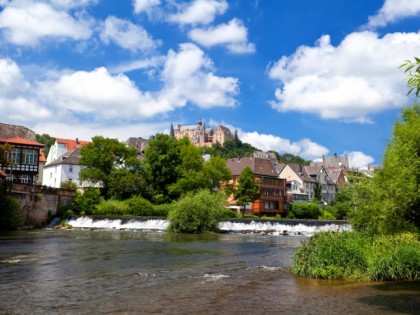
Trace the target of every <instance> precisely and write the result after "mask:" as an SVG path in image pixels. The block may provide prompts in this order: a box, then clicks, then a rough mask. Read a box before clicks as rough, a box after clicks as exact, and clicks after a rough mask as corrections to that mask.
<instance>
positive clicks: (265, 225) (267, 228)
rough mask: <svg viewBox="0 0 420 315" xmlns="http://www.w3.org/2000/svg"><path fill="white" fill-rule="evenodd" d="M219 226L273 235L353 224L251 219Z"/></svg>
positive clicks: (337, 228)
mask: <svg viewBox="0 0 420 315" xmlns="http://www.w3.org/2000/svg"><path fill="white" fill-rule="evenodd" d="M219 228H220V229H221V230H223V231H233V232H253V233H259V232H267V233H269V234H273V235H280V234H288V235H299V234H303V235H308V236H310V235H313V234H314V233H316V232H321V231H338V232H341V231H349V230H351V226H350V225H348V224H345V225H339V224H325V225H319V226H316V225H305V224H297V225H288V224H285V223H278V222H255V221H251V222H250V223H242V222H229V221H225V222H221V223H220V224H219Z"/></svg>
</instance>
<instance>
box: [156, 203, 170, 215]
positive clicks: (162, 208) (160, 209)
mask: <svg viewBox="0 0 420 315" xmlns="http://www.w3.org/2000/svg"><path fill="white" fill-rule="evenodd" d="M174 207H175V204H173V203H163V204H160V205H153V214H154V215H155V216H157V217H167V216H168V215H169V212H171V211H172V210H173V209H174Z"/></svg>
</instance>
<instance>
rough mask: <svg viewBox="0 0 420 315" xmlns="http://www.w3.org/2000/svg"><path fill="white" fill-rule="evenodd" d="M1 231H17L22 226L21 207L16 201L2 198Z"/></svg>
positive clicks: (0, 211)
mask: <svg viewBox="0 0 420 315" xmlns="http://www.w3.org/2000/svg"><path fill="white" fill-rule="evenodd" d="M1 198H2V200H1V204H0V206H1V207H0V208H1V209H0V230H16V229H17V228H18V227H19V225H20V205H19V202H18V201H17V200H16V199H13V198H8V197H6V196H4V195H3V196H2V197H1Z"/></svg>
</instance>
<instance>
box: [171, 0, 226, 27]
mask: <svg viewBox="0 0 420 315" xmlns="http://www.w3.org/2000/svg"><path fill="white" fill-rule="evenodd" d="M227 8H228V3H227V2H226V0H194V1H192V2H191V3H190V4H183V5H181V6H180V12H179V13H177V14H173V15H170V16H169V21H171V22H175V23H178V24H181V25H186V24H193V25H195V24H209V23H211V22H213V20H214V18H215V16H216V15H219V14H223V13H225V12H226V10H227Z"/></svg>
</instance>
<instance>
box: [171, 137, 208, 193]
mask: <svg viewBox="0 0 420 315" xmlns="http://www.w3.org/2000/svg"><path fill="white" fill-rule="evenodd" d="M178 146H179V150H180V151H179V153H180V160H181V162H180V163H179V165H177V166H176V168H175V171H176V173H177V175H178V178H177V181H176V182H175V183H173V184H170V185H169V187H168V192H169V194H170V196H171V197H172V198H173V199H177V198H178V197H179V196H181V195H183V194H185V193H187V192H191V191H197V190H200V189H202V188H204V187H205V179H204V174H203V164H204V161H203V156H202V154H201V152H202V151H201V149H200V148H198V147H197V146H195V145H194V144H192V143H191V141H190V140H189V139H188V138H187V137H184V138H182V139H180V140H178Z"/></svg>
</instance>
